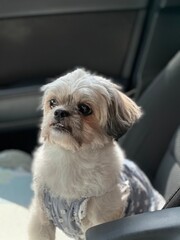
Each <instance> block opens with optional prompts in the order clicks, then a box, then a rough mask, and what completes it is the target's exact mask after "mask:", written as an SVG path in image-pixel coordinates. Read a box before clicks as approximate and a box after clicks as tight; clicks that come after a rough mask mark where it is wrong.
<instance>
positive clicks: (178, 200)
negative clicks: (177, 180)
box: [163, 187, 180, 209]
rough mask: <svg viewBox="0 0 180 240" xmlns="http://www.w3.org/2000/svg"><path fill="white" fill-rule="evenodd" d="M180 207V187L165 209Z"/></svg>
mask: <svg viewBox="0 0 180 240" xmlns="http://www.w3.org/2000/svg"><path fill="white" fill-rule="evenodd" d="M179 206H180V187H179V188H178V189H177V190H176V192H175V193H174V194H173V195H172V196H171V197H170V198H169V199H168V201H167V202H166V204H165V205H164V207H163V209H166V208H173V207H179Z"/></svg>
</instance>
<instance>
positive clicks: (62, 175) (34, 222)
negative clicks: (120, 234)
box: [29, 69, 164, 240]
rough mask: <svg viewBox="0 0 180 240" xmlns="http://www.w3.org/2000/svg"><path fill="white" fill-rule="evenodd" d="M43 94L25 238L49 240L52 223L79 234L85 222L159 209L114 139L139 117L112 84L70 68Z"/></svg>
mask: <svg viewBox="0 0 180 240" xmlns="http://www.w3.org/2000/svg"><path fill="white" fill-rule="evenodd" d="M42 91H43V92H44V96H43V103H42V106H43V112H44V116H43V121H42V126H41V142H42V144H41V146H40V147H39V148H38V149H37V151H36V153H35V156H34V158H35V159H34V164H33V176H34V178H33V188H34V199H33V202H32V205H31V209H30V222H29V240H54V239H55V228H56V227H59V228H60V229H61V230H63V231H64V232H65V233H66V234H67V235H68V236H70V237H73V238H74V239H79V240H80V239H85V232H86V230H87V229H88V228H90V227H92V226H95V225H98V224H101V223H105V222H108V221H112V220H115V219H119V218H122V217H125V216H129V215H132V214H138V213H142V212H145V211H153V210H158V209H160V208H161V207H162V205H163V204H164V200H163V198H162V196H161V195H160V194H159V193H158V192H157V191H156V190H154V189H153V188H152V186H151V184H150V182H149V180H148V179H147V177H146V176H145V175H144V173H143V172H142V171H141V170H140V169H139V168H138V167H137V166H136V165H135V164H134V163H133V162H131V161H129V160H125V157H124V154H123V151H122V150H121V148H120V147H119V146H118V143H117V142H116V140H117V139H118V138H119V137H120V136H122V135H123V134H124V133H125V132H126V131H127V130H128V129H129V128H130V127H131V126H132V125H133V124H134V123H135V122H136V121H137V120H138V119H139V117H140V116H141V109H140V108H139V107H138V106H137V105H136V104H135V103H134V102H133V101H132V100H131V99H130V98H128V97H127V96H126V95H125V94H123V93H122V92H121V91H120V87H119V86H117V85H116V84H114V83H112V82H111V81H110V80H107V79H105V78H103V77H101V76H97V75H94V74H91V73H89V72H87V71H85V70H83V69H77V70H75V71H73V72H71V73H68V74H67V75H65V76H63V77H60V78H58V79H57V80H55V81H54V82H51V83H49V84H47V85H45V86H43V87H42Z"/></svg>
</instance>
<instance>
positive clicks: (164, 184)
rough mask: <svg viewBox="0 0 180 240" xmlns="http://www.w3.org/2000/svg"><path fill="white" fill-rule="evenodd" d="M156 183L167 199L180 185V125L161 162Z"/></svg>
mask: <svg viewBox="0 0 180 240" xmlns="http://www.w3.org/2000/svg"><path fill="white" fill-rule="evenodd" d="M154 185H155V187H156V188H157V189H159V190H160V191H161V193H162V194H163V195H164V196H165V198H166V199H168V198H169V197H170V196H171V195H172V194H173V193H174V192H175V191H176V190H177V189H178V188H179V187H180V127H179V128H178V129H177V131H176V133H175V135H174V137H173V139H172V141H171V144H170V146H169V148H168V150H167V152H166V154H165V156H164V158H163V160H162V162H161V164H160V167H159V170H158V172H157V174H156V177H155V181H154Z"/></svg>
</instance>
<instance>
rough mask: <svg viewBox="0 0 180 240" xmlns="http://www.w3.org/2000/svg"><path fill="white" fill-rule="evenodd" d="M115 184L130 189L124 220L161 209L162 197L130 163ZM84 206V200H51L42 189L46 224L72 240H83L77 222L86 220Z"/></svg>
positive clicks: (52, 197)
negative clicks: (52, 225) (47, 221)
mask: <svg viewBox="0 0 180 240" xmlns="http://www.w3.org/2000/svg"><path fill="white" fill-rule="evenodd" d="M119 182H120V184H121V185H124V186H127V187H129V188H130V194H129V196H128V202H127V207H126V209H125V213H124V216H130V215H134V214H139V213H142V212H147V211H155V210H158V209H160V208H161V207H162V206H163V204H164V199H163V197H162V196H161V195H160V194H159V193H158V192H157V191H156V190H155V189H154V188H153V187H152V185H151V183H150V181H149V180H148V178H147V177H146V176H145V174H144V173H143V172H142V171H141V170H140V169H139V167H138V166H137V165H135V164H134V163H133V162H132V161H129V160H125V161H124V165H123V170H122V171H121V173H120V177H119ZM87 202H88V198H81V199H76V200H73V201H67V200H65V199H62V198H61V197H60V196H59V197H54V196H52V194H51V192H50V191H49V190H48V189H46V188H45V189H44V207H45V210H46V213H47V215H48V218H49V220H50V221H52V222H53V224H54V225H55V226H56V227H58V228H60V229H61V230H62V231H64V233H66V234H67V235H68V236H70V237H72V238H74V239H83V234H82V231H81V220H82V219H83V218H84V217H85V216H86V206H87Z"/></svg>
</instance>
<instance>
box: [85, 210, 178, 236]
mask: <svg viewBox="0 0 180 240" xmlns="http://www.w3.org/2000/svg"><path fill="white" fill-rule="evenodd" d="M179 216H180V207H178V208H170V209H165V210H161V211H156V212H149V213H143V214H139V215H135V216H131V217H126V218H122V219H120V220H117V221H113V222H109V223H105V224H102V225H99V226H96V227H93V228H91V229H89V230H88V231H87V233H86V240H132V239H133V240H145V239H148V240H159V239H163V240H177V239H180V221H179Z"/></svg>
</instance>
